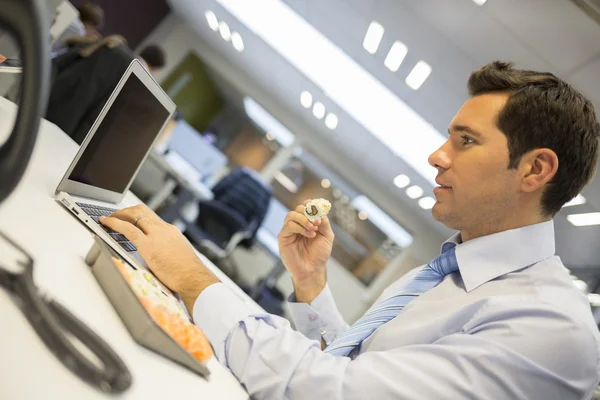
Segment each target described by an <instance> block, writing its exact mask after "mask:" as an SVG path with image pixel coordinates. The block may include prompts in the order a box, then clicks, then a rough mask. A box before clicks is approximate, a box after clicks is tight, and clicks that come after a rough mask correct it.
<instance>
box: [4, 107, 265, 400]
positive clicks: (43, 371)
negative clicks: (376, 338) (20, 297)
mask: <svg viewBox="0 0 600 400" xmlns="http://www.w3.org/2000/svg"><path fill="white" fill-rule="evenodd" d="M0 109H4V110H2V113H3V116H6V115H7V113H6V110H8V111H9V112H8V114H12V113H14V110H15V106H14V105H13V104H12V103H9V102H7V101H6V100H4V99H2V98H0ZM6 125H7V124H5V123H4V124H3V123H2V121H0V143H2V142H3V141H4V140H3V139H4V136H5V135H4V134H5V132H6V130H7V126H6ZM76 151H77V145H76V144H75V143H74V142H72V141H71V139H69V138H68V137H67V136H66V135H65V134H64V133H63V132H62V131H61V130H60V129H59V128H57V127H56V126H55V125H52V124H50V123H48V122H46V121H43V122H42V124H41V126H40V133H39V135H38V139H37V143H36V147H35V150H34V153H33V157H32V160H31V162H30V164H29V166H28V169H27V172H26V175H25V177H24V179H23V180H22V181H21V183H20V185H19V187H18V188H17V190H16V191H15V192H14V193H13V194H12V195H11V196H10V197H9V198H8V199H7V200H6V201H5V202H4V204H2V205H1V206H0V230H2V232H4V233H5V234H7V235H8V236H10V237H11V238H12V239H13V240H15V241H16V242H17V243H19V244H20V245H21V246H22V247H23V248H24V249H25V250H26V251H28V252H29V253H30V254H31V255H32V256H33V257H34V259H35V271H34V278H35V282H36V283H37V285H38V287H39V288H40V289H41V290H42V291H44V292H45V293H47V294H48V295H50V296H51V297H53V298H55V299H56V300H58V301H59V302H60V303H62V304H63V305H64V306H66V307H67V308H68V309H69V310H70V311H71V312H72V313H73V314H74V315H76V316H77V317H78V318H80V319H81V320H82V321H83V322H84V323H85V324H87V325H88V326H89V327H90V328H91V329H93V330H94V331H95V332H96V333H98V334H99V335H100V336H101V337H102V338H103V339H104V340H105V341H106V342H107V343H109V344H110V345H111V346H112V347H113V349H115V351H116V352H117V353H118V354H119V355H121V357H122V358H123V360H124V361H125V363H126V364H127V365H128V366H129V368H130V370H131V372H132V375H133V379H134V383H133V386H132V387H131V388H130V389H129V390H128V391H127V392H125V393H124V394H123V395H122V396H119V398H123V399H144V400H147V399H159V398H164V399H173V398H175V399H177V398H199V399H200V398H202V399H212V398H215V399H247V398H248V394H247V393H246V392H245V391H244V390H243V388H242V387H241V385H240V384H239V383H238V381H237V380H236V379H235V378H234V377H233V375H231V373H229V371H227V370H226V369H225V368H223V367H221V366H220V364H218V362H217V361H216V360H215V359H212V360H211V361H210V362H209V364H208V366H209V368H210V370H211V372H212V374H211V376H210V378H209V380H208V381H207V380H205V379H203V378H201V377H199V376H197V375H195V374H193V373H191V372H189V371H187V370H185V369H184V368H182V367H179V366H178V365H176V364H174V363H172V362H170V361H168V360H166V359H164V358H162V357H160V356H159V355H156V354H154V353H153V352H151V351H149V350H146V349H144V348H142V347H140V346H138V345H137V344H136V343H135V342H134V341H133V339H132V338H131V336H130V335H129V333H128V331H127V330H126V328H125V326H124V325H123V324H122V323H121V320H120V319H119V317H118V316H117V314H116V312H115V311H114V309H113V308H112V306H111V304H110V302H109V301H108V299H107V298H106V296H105V295H104V292H103V291H102V289H101V288H100V286H99V285H98V283H97V282H96V280H95V279H94V277H93V275H92V273H91V271H90V270H89V268H88V267H87V265H86V264H85V262H84V258H85V256H86V254H87V252H88V250H89V249H90V248H91V246H92V243H93V239H92V235H91V233H90V232H89V231H88V229H87V228H86V227H85V226H84V225H82V224H81V223H79V221H78V220H77V219H76V218H74V217H73V216H71V215H70V214H69V213H68V212H67V211H66V210H65V209H63V208H62V207H61V206H60V205H59V204H58V203H56V202H55V201H54V199H53V194H54V190H55V188H56V186H57V184H58V182H59V180H60V179H61V177H62V174H63V173H64V171H65V170H66V168H67V167H68V165H69V163H70V161H71V160H72V159H73V157H74V155H75V153H76ZM126 202H127V203H135V202H136V198H135V197H134V196H133V195H132V194H131V193H130V194H128V196H127V198H126ZM0 258H1V255H0ZM205 261H207V260H206V259H205ZM209 266H210V267H211V269H213V270H214V271H215V272H216V273H217V274H218V276H219V277H220V278H221V279H222V280H223V281H224V283H225V284H227V285H228V286H231V285H232V283H231V281H230V280H229V279H227V277H225V276H224V275H223V273H222V272H221V271H219V270H218V269H217V268H216V267H214V265H212V264H209ZM233 289H234V291H235V292H236V294H238V295H239V296H240V297H242V298H244V297H245V298H244V300H245V301H246V302H247V303H248V304H250V305H251V306H253V307H256V308H257V309H260V308H259V307H258V305H256V303H253V302H252V300H250V299H249V298H248V297H247V296H245V294H243V292H242V291H241V290H240V289H239V288H237V287H235V288H233ZM236 289H237V290H236ZM0 315H2V324H1V325H0V326H1V327H2V328H1V331H0V332H1V333H0V338H1V339H2V340H0V354H1V355H2V360H1V361H0V398H3V399H42V398H61V399H78V400H79V399H86V400H93V399H106V398H109V397H108V396H106V395H104V394H102V393H100V392H99V391H97V390H96V389H94V388H92V387H90V386H88V385H87V384H85V383H84V382H82V381H81V380H79V379H78V378H77V377H76V376H74V375H73V374H71V373H70V372H69V371H68V370H67V369H66V368H65V367H64V366H63V365H62V364H61V363H60V362H59V361H58V360H57V359H56V358H55V357H54V356H53V355H52V353H50V351H49V350H48V349H47V348H46V347H45V346H44V344H43V343H42V341H41V340H40V339H39V338H38V337H37V335H36V333H35V331H34V330H33V329H31V327H30V326H29V324H28V322H27V320H26V319H25V318H24V316H23V315H22V314H21V312H20V311H19V310H18V308H17V306H16V305H15V303H14V302H13V301H12V299H11V298H10V296H9V295H8V294H7V293H6V292H5V291H4V290H0Z"/></svg>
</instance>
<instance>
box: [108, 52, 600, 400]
mask: <svg viewBox="0 0 600 400" xmlns="http://www.w3.org/2000/svg"><path fill="white" fill-rule="evenodd" d="M468 87H469V91H470V94H471V98H470V99H469V100H468V101H467V102H466V103H465V104H464V105H463V106H462V108H461V109H460V110H459V111H458V113H457V114H456V116H455V117H454V119H453V120H452V122H451V123H450V128H449V138H448V140H447V141H446V142H445V143H444V144H443V145H442V146H441V147H440V148H439V149H438V150H436V151H435V152H434V153H433V154H432V155H431V156H430V158H429V162H430V164H431V165H432V167H434V168H436V169H437V170H438V176H437V179H436V181H437V183H438V185H439V186H438V187H437V188H436V189H435V190H434V192H435V196H436V198H437V203H436V204H435V206H434V207H433V211H432V212H433V216H434V217H435V218H436V219H437V220H438V221H440V222H442V223H443V224H444V225H446V226H448V227H450V228H453V229H456V230H458V231H459V232H458V233H457V234H456V235H454V236H453V237H452V238H451V239H449V240H448V241H447V242H446V243H444V245H443V246H442V254H441V255H440V256H439V257H438V258H436V259H435V260H433V261H432V262H431V263H429V264H428V265H426V266H424V267H422V268H418V269H417V270H415V271H413V272H411V273H409V274H407V275H408V276H406V277H403V278H402V279H400V280H399V281H398V282H396V283H394V284H392V285H391V286H390V287H389V288H388V289H386V290H385V291H384V293H383V294H382V296H381V297H380V299H379V300H378V301H377V302H376V304H375V305H374V306H373V307H372V308H371V309H370V310H369V311H368V312H367V313H366V314H365V316H364V317H362V318H361V319H359V321H357V322H356V323H355V324H354V325H353V326H352V327H350V328H348V326H347V325H346V324H345V323H344V322H343V320H342V318H341V316H340V314H339V313H338V312H337V309H336V308H335V305H334V303H333V300H332V297H331V293H330V291H329V289H328V287H327V283H326V271H325V263H326V262H327V259H328V258H329V256H330V254H331V245H332V242H333V239H334V237H333V233H332V231H331V227H330V224H329V221H328V220H327V218H323V219H322V220H321V221H320V222H317V223H315V224H314V225H313V224H310V223H309V222H308V220H307V219H306V218H305V217H304V215H303V214H302V206H299V207H298V208H297V209H296V210H294V211H293V212H291V213H289V215H288V216H287V219H286V223H285V225H284V228H283V230H282V232H281V234H280V235H279V247H280V252H281V258H282V260H283V262H284V264H285V265H286V267H287V269H288V270H289V272H290V274H291V276H292V280H293V283H294V289H295V293H294V295H293V296H292V298H291V303H290V307H291V310H292V313H293V314H294V319H295V322H296V326H297V327H298V329H299V330H300V331H301V332H302V333H299V332H296V331H293V330H292V329H291V328H290V326H289V324H288V323H287V322H286V321H285V320H283V319H281V318H278V317H275V316H272V315H268V314H253V313H251V312H250V311H249V310H248V309H247V307H245V306H244V304H243V303H242V302H241V301H240V300H238V299H237V298H236V296H235V295H233V294H232V293H231V292H229V291H228V290H227V289H226V288H225V286H224V285H223V284H220V283H218V280H217V279H216V278H215V277H214V276H213V275H212V274H211V273H210V272H208V271H207V269H206V268H205V267H204V266H203V265H202V263H201V262H200V261H199V260H198V259H197V258H196V256H195V254H194V253H193V251H192V250H191V248H190V246H189V244H187V243H186V242H185V241H184V240H183V239H181V236H180V235H178V234H177V231H176V228H173V227H171V226H169V225H166V224H165V223H164V222H162V221H161V220H160V219H159V218H157V217H156V216H155V215H153V214H151V211H149V210H148V209H146V208H144V207H134V208H131V209H127V210H123V211H119V212H117V213H115V214H114V216H112V217H110V218H106V219H104V220H103V221H102V223H103V224H105V225H106V226H108V227H111V228H113V229H115V230H117V231H120V232H122V233H124V234H125V235H126V236H127V237H128V238H129V239H131V240H132V241H133V243H135V245H136V246H137V247H138V250H139V251H140V253H141V254H142V256H143V257H144V258H145V260H146V261H147V263H148V265H149V266H150V267H151V268H152V270H153V271H154V272H155V273H156V275H157V276H158V277H159V279H161V280H162V281H163V282H164V283H165V284H167V285H168V286H169V287H170V288H172V289H173V290H175V291H177V292H179V293H180V294H181V295H182V297H183V300H184V302H185V304H186V306H187V307H188V309H189V310H190V312H193V316H194V321H195V323H196V324H197V325H198V326H199V327H200V328H202V329H203V331H204V332H205V334H206V336H207V337H208V338H209V340H210V341H211V343H212V344H213V346H214V347H215V350H216V354H217V357H218V359H219V360H220V362H221V363H223V364H224V365H225V366H227V367H229V368H230V369H231V371H232V372H233V373H234V374H235V375H236V377H237V378H238V379H239V380H240V382H242V384H244V385H245V386H246V388H247V389H248V391H249V392H250V394H251V395H252V396H254V397H255V398H257V399H263V398H264V399H281V398H286V399H307V398H314V399H378V400H384V399H544V400H547V399H561V400H564V399H583V398H589V397H590V396H591V394H592V392H593V389H594V387H595V385H596V383H597V382H598V377H599V371H600V362H599V360H600V352H599V346H598V344H599V343H600V340H599V334H598V330H597V328H596V325H595V322H594V320H593V318H592V316H591V312H590V307H589V303H588V302H587V300H586V298H585V296H583V295H582V294H581V293H580V292H578V290H577V289H576V288H575V287H574V286H573V284H572V282H571V279H570V277H569V273H568V270H567V269H566V268H564V266H563V265H562V263H561V261H560V259H559V258H558V257H556V256H555V255H554V228H553V223H552V217H553V216H554V215H556V213H557V212H558V211H559V210H560V208H561V207H562V205H563V204H564V203H566V202H567V201H568V200H570V199H571V198H573V197H575V195H577V194H578V193H579V192H580V191H581V189H582V188H583V187H584V186H585V184H587V183H588V182H589V180H590V179H591V178H592V176H593V173H594V169H595V166H596V163H597V161H598V139H599V133H600V126H599V124H598V122H597V120H596V116H595V113H594V109H593V106H592V104H591V103H590V102H589V101H588V100H587V99H585V98H584V97H583V96H582V95H581V94H580V93H578V92H577V91H575V90H574V89H573V88H572V87H570V86H569V85H568V84H566V83H565V82H563V81H561V80H560V79H558V78H557V77H555V76H554V75H552V74H549V73H539V72H534V71H523V70H516V69H513V68H512V66H511V65H510V64H507V63H502V62H494V63H491V64H488V65H486V66H484V67H483V68H481V69H479V70H477V71H475V72H474V73H473V74H472V75H471V77H470V78H469V82H468ZM320 341H321V343H319V342H320ZM320 344H321V345H320ZM322 347H323V348H324V350H322Z"/></svg>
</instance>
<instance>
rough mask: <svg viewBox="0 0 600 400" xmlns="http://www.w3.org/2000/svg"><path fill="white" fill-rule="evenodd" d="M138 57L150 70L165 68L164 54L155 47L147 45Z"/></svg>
mask: <svg viewBox="0 0 600 400" xmlns="http://www.w3.org/2000/svg"><path fill="white" fill-rule="evenodd" d="M140 57H142V58H143V59H144V61H146V63H147V64H148V66H150V67H152V68H162V67H164V66H165V58H166V57H165V52H164V51H163V50H162V49H161V48H160V47H158V46H156V45H153V44H151V45H148V46H146V47H144V49H143V50H142V51H141V52H140Z"/></svg>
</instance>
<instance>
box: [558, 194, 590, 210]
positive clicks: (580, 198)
mask: <svg viewBox="0 0 600 400" xmlns="http://www.w3.org/2000/svg"><path fill="white" fill-rule="evenodd" d="M585 202H586V200H585V197H583V196H582V195H581V194H578V195H577V196H576V197H575V198H574V199H573V200H571V201H569V202H568V203H567V204H565V205H564V206H563V208H564V207H572V206H580V205H582V204H585Z"/></svg>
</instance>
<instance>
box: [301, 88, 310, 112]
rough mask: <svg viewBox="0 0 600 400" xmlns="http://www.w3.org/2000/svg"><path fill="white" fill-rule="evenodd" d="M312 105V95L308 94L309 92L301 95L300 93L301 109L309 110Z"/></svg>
mask: <svg viewBox="0 0 600 400" xmlns="http://www.w3.org/2000/svg"><path fill="white" fill-rule="evenodd" d="M312 103H313V98H312V94H310V92H308V91H306V90H305V91H303V92H302V93H300V104H302V107H304V108H310V107H311V106H312Z"/></svg>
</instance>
